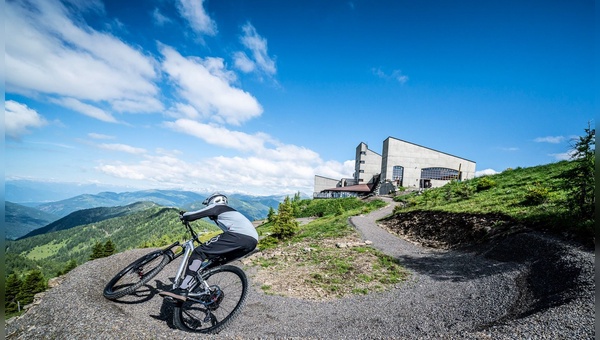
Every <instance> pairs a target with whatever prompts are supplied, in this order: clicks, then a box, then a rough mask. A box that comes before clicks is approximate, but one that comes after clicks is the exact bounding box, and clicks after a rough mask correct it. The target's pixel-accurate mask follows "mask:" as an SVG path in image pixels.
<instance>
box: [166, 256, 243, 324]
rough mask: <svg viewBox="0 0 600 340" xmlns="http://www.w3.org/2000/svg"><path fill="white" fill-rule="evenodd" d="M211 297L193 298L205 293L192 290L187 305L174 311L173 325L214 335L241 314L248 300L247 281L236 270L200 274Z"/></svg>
mask: <svg viewBox="0 0 600 340" xmlns="http://www.w3.org/2000/svg"><path fill="white" fill-rule="evenodd" d="M202 278H203V279H204V280H205V281H206V282H207V283H208V285H209V286H210V288H211V294H204V295H200V296H196V297H195V296H194V294H198V293H199V292H200V291H203V290H204V287H203V286H202V285H198V287H196V288H194V289H193V290H192V291H191V292H190V294H189V295H188V298H187V300H186V301H184V302H181V301H178V302H177V304H176V305H175V307H174V308H173V324H174V325H175V327H177V328H178V329H180V330H183V331H187V332H194V333H211V334H216V333H219V332H220V331H221V330H223V329H224V328H225V327H226V326H227V325H228V324H229V323H230V322H231V321H232V320H233V319H234V318H235V317H236V316H237V315H238V314H239V313H240V311H241V310H242V307H243V306H244V304H245V303H246V298H247V296H248V278H247V276H246V273H244V271H243V270H242V269H240V268H238V267H236V266H231V265H223V266H219V267H216V268H213V269H210V270H208V271H207V272H206V273H202Z"/></svg>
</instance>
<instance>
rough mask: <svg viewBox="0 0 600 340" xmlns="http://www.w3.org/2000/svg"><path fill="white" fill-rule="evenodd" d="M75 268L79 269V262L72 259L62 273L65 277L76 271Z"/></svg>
mask: <svg viewBox="0 0 600 340" xmlns="http://www.w3.org/2000/svg"><path fill="white" fill-rule="evenodd" d="M75 267H77V262H76V261H75V260H74V259H71V261H69V262H67V265H66V266H65V269H64V270H63V272H62V273H63V275H64V274H66V273H68V272H70V271H71V270H73V269H75Z"/></svg>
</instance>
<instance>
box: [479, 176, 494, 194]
mask: <svg viewBox="0 0 600 340" xmlns="http://www.w3.org/2000/svg"><path fill="white" fill-rule="evenodd" d="M495 186H496V181H494V180H493V179H491V178H489V177H482V178H480V179H479V181H477V186H476V190H477V192H480V191H484V190H488V189H491V188H493V187H495Z"/></svg>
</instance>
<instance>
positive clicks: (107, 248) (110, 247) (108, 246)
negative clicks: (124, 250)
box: [103, 239, 116, 257]
mask: <svg viewBox="0 0 600 340" xmlns="http://www.w3.org/2000/svg"><path fill="white" fill-rule="evenodd" d="M115 252H116V249H115V244H114V243H113V241H112V240H111V239H108V240H107V241H106V243H104V249H103V257H106V256H110V255H112V254H114V253H115Z"/></svg>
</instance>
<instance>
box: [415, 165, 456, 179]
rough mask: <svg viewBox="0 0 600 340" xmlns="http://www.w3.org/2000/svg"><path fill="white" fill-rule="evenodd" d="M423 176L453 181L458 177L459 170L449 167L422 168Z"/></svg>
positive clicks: (424, 177) (423, 177)
mask: <svg viewBox="0 0 600 340" xmlns="http://www.w3.org/2000/svg"><path fill="white" fill-rule="evenodd" d="M421 178H422V179H437V180H442V181H451V180H453V179H458V170H454V169H448V168H424V169H421Z"/></svg>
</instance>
